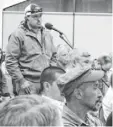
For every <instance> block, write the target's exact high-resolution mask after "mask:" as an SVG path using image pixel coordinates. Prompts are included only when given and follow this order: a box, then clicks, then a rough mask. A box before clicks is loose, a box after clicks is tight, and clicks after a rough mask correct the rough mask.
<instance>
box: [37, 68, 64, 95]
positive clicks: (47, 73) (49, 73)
mask: <svg viewBox="0 0 113 127" xmlns="http://www.w3.org/2000/svg"><path fill="white" fill-rule="evenodd" d="M56 73H59V74H64V73H65V70H63V69H62V68H59V67H56V66H50V67H47V68H45V69H44V70H43V72H42V73H41V76H40V84H41V86H40V90H39V94H41V93H42V91H43V89H44V87H43V83H44V82H48V83H50V84H52V83H53V82H54V81H55V80H56Z"/></svg>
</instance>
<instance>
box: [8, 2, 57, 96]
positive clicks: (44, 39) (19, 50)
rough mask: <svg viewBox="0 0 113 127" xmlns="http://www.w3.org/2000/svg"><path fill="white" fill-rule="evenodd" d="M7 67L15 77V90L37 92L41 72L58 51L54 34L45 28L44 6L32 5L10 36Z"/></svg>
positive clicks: (18, 93)
mask: <svg viewBox="0 0 113 127" xmlns="http://www.w3.org/2000/svg"><path fill="white" fill-rule="evenodd" d="M8 41H9V42H8V46H7V53H6V67H7V70H8V72H9V74H10V75H11V77H12V80H13V87H14V89H13V90H14V93H15V94H16V95H20V94H37V93H38V90H39V88H40V83H39V79H40V74H41V72H42V70H43V69H44V68H46V67H48V66H49V63H50V60H51V57H52V56H53V54H54V53H55V52H56V49H55V47H54V45H53V40H52V36H51V35H50V33H49V32H47V31H45V29H44V28H43V27H42V8H41V7H40V6H39V5H36V4H30V5H28V6H27V7H26V8H25V20H24V21H22V22H21V24H20V25H19V27H18V28H17V29H16V30H15V31H14V32H13V33H12V34H11V35H10V36H9V40H8Z"/></svg>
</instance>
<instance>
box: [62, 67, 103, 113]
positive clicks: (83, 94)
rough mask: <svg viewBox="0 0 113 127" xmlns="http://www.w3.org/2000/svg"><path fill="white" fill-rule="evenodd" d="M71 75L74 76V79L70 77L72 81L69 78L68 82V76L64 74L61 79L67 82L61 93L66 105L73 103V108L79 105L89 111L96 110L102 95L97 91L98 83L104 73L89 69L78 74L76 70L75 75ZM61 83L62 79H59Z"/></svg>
mask: <svg viewBox="0 0 113 127" xmlns="http://www.w3.org/2000/svg"><path fill="white" fill-rule="evenodd" d="M70 73H71V72H70ZM65 75H66V76H65ZM73 75H75V78H74V76H72V77H73V78H72V80H71V78H70V79H69V80H68V76H69V77H70V74H69V75H68V74H64V77H63V78H64V79H66V80H67V81H66V84H65V86H64V89H63V91H62V92H63V93H64V95H65V98H66V101H67V104H68V103H73V106H75V107H76V104H77V103H79V105H81V106H82V107H84V109H87V110H89V111H90V110H91V111H96V110H98V109H99V108H100V105H101V101H102V93H101V91H100V89H99V82H98V81H99V80H101V78H102V77H103V76H104V72H103V71H95V70H91V69H88V70H84V69H81V70H80V69H79V70H78V72H77V70H76V73H75V74H73ZM61 81H63V79H61ZM74 104H75V105H74Z"/></svg>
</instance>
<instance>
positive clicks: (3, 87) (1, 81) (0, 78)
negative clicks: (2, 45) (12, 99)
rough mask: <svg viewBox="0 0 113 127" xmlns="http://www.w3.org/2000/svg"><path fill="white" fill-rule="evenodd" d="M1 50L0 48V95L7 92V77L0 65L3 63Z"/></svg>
mask: <svg viewBox="0 0 113 127" xmlns="http://www.w3.org/2000/svg"><path fill="white" fill-rule="evenodd" d="M3 62H4V61H3V52H2V50H1V49H0V95H1V96H4V95H5V94H8V87H7V79H6V77H5V74H4V70H3V67H2V64H3Z"/></svg>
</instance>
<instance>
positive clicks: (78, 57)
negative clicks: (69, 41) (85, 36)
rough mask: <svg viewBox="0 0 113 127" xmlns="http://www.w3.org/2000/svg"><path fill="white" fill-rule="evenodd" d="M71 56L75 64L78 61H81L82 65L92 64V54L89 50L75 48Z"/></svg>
mask: <svg viewBox="0 0 113 127" xmlns="http://www.w3.org/2000/svg"><path fill="white" fill-rule="evenodd" d="M69 57H70V59H71V61H72V62H73V64H75V66H76V64H77V63H79V64H80V65H81V66H85V65H87V64H92V60H91V55H90V54H89V53H88V52H87V51H83V50H80V49H73V50H72V51H70V53H69Z"/></svg>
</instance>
